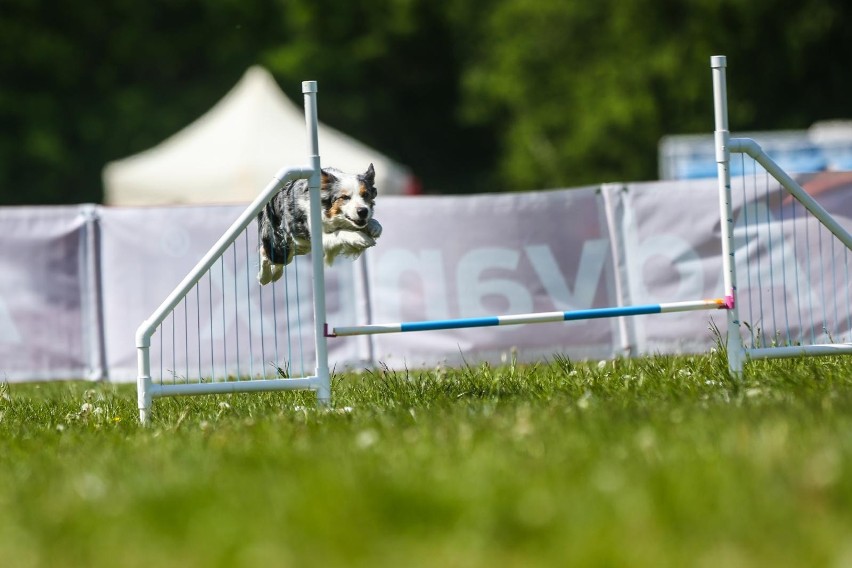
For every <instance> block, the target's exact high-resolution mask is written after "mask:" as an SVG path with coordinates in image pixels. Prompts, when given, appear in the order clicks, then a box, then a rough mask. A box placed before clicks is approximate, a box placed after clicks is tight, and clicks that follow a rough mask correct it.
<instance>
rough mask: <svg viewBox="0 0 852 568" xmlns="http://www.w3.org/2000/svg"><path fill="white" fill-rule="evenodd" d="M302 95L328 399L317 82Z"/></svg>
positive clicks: (321, 376)
mask: <svg viewBox="0 0 852 568" xmlns="http://www.w3.org/2000/svg"><path fill="white" fill-rule="evenodd" d="M302 93H303V94H304V95H305V126H306V127H307V133H308V159H309V160H310V164H311V167H312V168H313V173H312V174H311V177H310V178H309V179H308V187H309V190H310V203H311V211H310V221H311V223H310V226H311V251H312V252H311V263H312V267H313V273H314V278H313V285H314V340H315V342H316V360H317V365H316V377H317V402H318V403H320V404H329V403H330V402H331V377H330V374H329V370H328V338H326V336H325V327H326V310H325V266H324V264H323V263H324V257H325V255H324V254H323V247H322V217H321V213H320V184H321V178H320V176H321V170H320V157H319V137H318V132H317V82H316V81H303V82H302Z"/></svg>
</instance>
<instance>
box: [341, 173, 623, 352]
mask: <svg viewBox="0 0 852 568" xmlns="http://www.w3.org/2000/svg"><path fill="white" fill-rule="evenodd" d="M377 211H378V213H377V216H378V218H379V219H380V221H381V222H382V224H383V226H384V229H385V230H384V233H383V234H382V238H381V239H380V240H379V244H378V245H377V246H376V248H375V249H372V250H370V251H369V252H368V253H367V259H368V275H369V286H368V289H369V291H370V308H371V314H372V321H371V322H359V323H391V322H400V321H406V322H409V321H421V320H435V319H448V318H468V317H480V316H493V315H504V314H520V313H528V312H545V311H569V310H579V309H587V308H593V307H608V306H611V305H613V304H612V302H613V301H614V298H613V294H612V292H611V281H612V270H611V263H610V261H609V258H610V255H609V241H608V238H607V235H606V233H605V231H604V228H603V225H602V216H601V210H600V207H599V199H598V198H597V197H596V190H595V189H594V188H583V189H576V190H561V191H546V192H535V193H524V194H495V195H476V196H466V197H451V198H446V197H421V198H397V199H385V200H383V201H382V202H381V203H380V207H379V209H378V210H377ZM332 323H333V324H334V325H347V324H351V323H354V322H342V321H333V322H332ZM616 334H617V329H616V325H615V322H614V321H612V320H588V321H581V322H572V323H556V324H543V325H537V326H515V327H499V328H498V327H488V328H477V329H455V330H444V331H429V332H417V333H416V334H415V333H402V334H392V335H390V334H389V335H378V336H374V337H373V339H372V341H373V342H374V343H373V355H374V357H375V359H377V360H378V361H381V362H383V363H386V364H388V365H391V366H395V367H401V366H404V365H408V366H418V367H419V366H423V365H434V364H437V363H444V362H446V363H449V364H456V363H459V362H461V361H463V360H464V361H468V362H471V361H477V360H499V359H501V358H506V357H509V356H511V355H512V353H513V352H514V353H516V354H517V355H518V356H519V357H520V358H521V359H532V358H535V357H540V356H542V355H547V356H550V355H553V354H554V353H571V354H573V355H574V356H577V357H608V356H611V355H612V353H613V345H614V342H615V335H616ZM332 341H336V340H332Z"/></svg>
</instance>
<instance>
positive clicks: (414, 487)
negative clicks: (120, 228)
mask: <svg viewBox="0 0 852 568" xmlns="http://www.w3.org/2000/svg"><path fill="white" fill-rule="evenodd" d="M724 369H725V364H724V359H723V358H722V357H721V356H719V355H716V354H711V355H707V356H699V357H651V358H642V359H634V360H617V361H613V362H605V363H604V362H602V363H577V362H572V361H570V360H568V359H565V358H562V357H555V358H553V359H552V360H550V361H548V362H543V363H541V364H538V365H528V366H522V365H519V364H509V365H506V366H501V367H490V366H487V365H482V366H477V367H465V368H461V369H432V370H426V371H411V372H405V371H402V372H392V371H389V370H386V369H379V370H375V371H371V372H365V373H362V374H357V375H356V374H351V375H343V376H338V377H335V384H334V391H333V392H334V404H333V407H332V408H331V409H320V408H317V407H316V406H315V404H314V402H313V397H312V396H311V395H310V394H307V393H280V394H255V395H230V396H219V397H200V398H180V399H161V400H157V401H156V402H155V406H154V412H155V415H154V420H153V424H152V426H151V427H150V428H144V429H143V428H140V427H139V426H138V425H137V422H136V409H135V390H134V387H133V386H129V385H120V386H112V385H93V384H90V383H56V384H40V385H3V386H2V387H0V511H2V515H0V566H8V567H19V566H20V567H26V566H87V567H99V566H110V567H113V566H130V567H133V566H140V567H141V566H181V567H194V566H412V567H417V566H568V565H575V566H576V565H583V566H655V567H660V566H769V565H772V566H846V565H850V564H852V476H851V475H850V473H852V469H850V468H852V359H850V358H848V357H847V358H845V359H843V358H824V359H810V360H787V361H778V362H758V363H754V364H751V365H749V366H748V367H747V371H746V376H745V377H744V379H743V380H742V381H734V380H731V379H730V378H729V377H728V376H727V373H726V372H725V370H724Z"/></svg>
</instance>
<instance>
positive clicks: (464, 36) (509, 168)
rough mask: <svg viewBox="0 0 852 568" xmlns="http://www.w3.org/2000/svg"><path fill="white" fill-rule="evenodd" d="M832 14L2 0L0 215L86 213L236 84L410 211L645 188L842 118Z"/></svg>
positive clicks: (792, 7) (449, 3)
mask: <svg viewBox="0 0 852 568" xmlns="http://www.w3.org/2000/svg"><path fill="white" fill-rule="evenodd" d="M849 22H852V5H850V3H848V2H846V1H845V0H796V1H793V0H598V1H596V2H586V1H581V0H566V1H563V2H555V1H553V0H445V1H443V2H435V1H434V0H362V1H361V2H341V1H339V0H216V1H202V0H168V1H165V0H149V1H148V2H138V1H137V0H100V1H98V2H89V3H86V2H82V3H80V2H75V3H70V2H51V1H49V0H3V1H2V4H0V132H2V134H0V204H23V203H39V204H41V203H77V202H98V201H100V200H101V194H102V189H101V180H100V174H101V168H102V167H103V165H104V164H105V163H106V162H107V161H109V160H113V159H116V158H121V157H124V156H127V155H130V154H133V153H136V152H138V151H141V150H143V149H146V148H148V147H150V146H153V145H154V144H156V143H158V142H160V141H161V140H162V139H164V138H165V137H167V136H169V135H171V134H173V133H174V132H176V131H177V130H179V129H180V128H182V127H184V126H186V125H187V124H189V123H190V122H191V121H193V120H195V119H196V118H197V117H198V116H200V115H201V114H203V113H204V112H205V111H207V110H208V109H209V108H210V107H211V106H212V105H213V104H214V103H215V102H216V101H217V100H219V99H220V98H221V97H222V96H223V95H224V93H225V92H226V91H227V90H228V89H230V88H231V87H232V86H233V85H234V84H235V83H236V82H237V80H238V79H239V77H240V76H241V75H242V73H243V72H244V71H245V69H246V68H248V67H249V66H250V65H252V64H255V63H259V64H261V65H264V66H266V67H267V68H268V69H269V70H270V71H271V72H272V73H273V74H274V75H275V76H276V78H277V80H278V82H279V84H280V85H281V86H282V88H283V89H284V90H285V91H286V92H287V93H288V95H290V96H291V98H293V99H295V100H297V101H298V100H300V86H301V81H302V80H306V79H315V80H317V81H319V84H320V118H321V120H322V121H323V122H325V123H327V124H329V125H331V126H334V127H336V128H338V129H340V130H342V131H344V132H346V133H348V134H350V135H352V136H354V137H356V138H358V139H361V140H362V141H364V142H365V143H367V144H370V145H372V146H374V147H375V148H377V149H378V150H380V151H382V152H384V153H386V154H387V155H389V156H390V157H392V158H394V159H396V160H398V161H400V162H402V163H404V164H407V165H408V166H410V167H411V168H412V169H413V170H414V172H415V173H416V174H417V175H418V176H419V177H420V178H421V180H422V181H423V184H424V187H425V189H426V191H435V192H445V193H450V192H470V191H503V190H524V189H539V188H551V187H567V186H577V185H582V184H587V183H597V182H604V181H628V180H642V179H654V178H656V176H657V143H658V141H659V139H660V137H661V136H663V135H665V134H676V133H693V132H709V131H711V130H712V128H713V116H712V92H711V82H710V69H709V58H710V56H711V55H714V54H725V55H727V56H728V62H729V69H728V76H729V95H730V101H731V104H730V115H731V124H732V128H733V129H734V130H751V129H780V128H806V127H807V126H809V125H810V124H811V123H812V122H814V121H816V120H820V119H829V118H849V117H852V103H850V93H852V73H849V68H850V59H852V31H850V28H849V25H850V24H849Z"/></svg>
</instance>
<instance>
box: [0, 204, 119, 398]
mask: <svg viewBox="0 0 852 568" xmlns="http://www.w3.org/2000/svg"><path fill="white" fill-rule="evenodd" d="M89 211H90V208H88V207H85V206H71V207H4V208H0V227H2V229H0V231H2V232H1V233H0V235H2V237H0V243H2V246H0V381H38V380H48V379H89V378H99V377H100V375H101V372H102V370H101V369H100V364H99V361H98V359H97V355H96V353H93V352H92V350H91V349H90V346H91V345H93V344H96V343H97V338H96V337H95V336H96V335H97V333H98V329H97V326H96V325H93V323H94V322H92V321H90V318H91V316H92V315H93V314H94V309H95V306H93V305H91V299H92V298H93V295H92V293H93V291H94V284H95V283H94V282H93V281H92V279H91V278H90V274H89V270H88V268H89V261H90V260H91V259H90V257H89V256H88V255H87V251H88V250H89V248H88V247H89V244H88V233H87V231H88V230H89V229H90V228H91V226H90V224H89V223H88V220H89V219H90V216H89V215H88V212H89Z"/></svg>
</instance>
